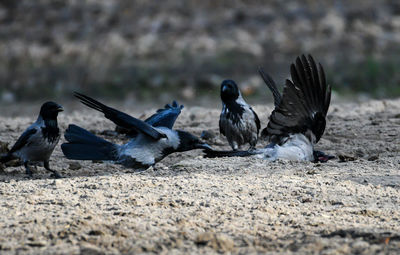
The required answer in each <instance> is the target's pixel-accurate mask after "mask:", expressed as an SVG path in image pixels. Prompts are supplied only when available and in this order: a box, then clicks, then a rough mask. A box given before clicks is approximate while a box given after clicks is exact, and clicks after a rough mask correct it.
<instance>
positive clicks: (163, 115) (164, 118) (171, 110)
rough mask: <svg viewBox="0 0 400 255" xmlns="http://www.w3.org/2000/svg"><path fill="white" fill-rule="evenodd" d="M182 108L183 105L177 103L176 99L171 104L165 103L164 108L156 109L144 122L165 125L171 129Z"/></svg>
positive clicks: (156, 125) (159, 125) (158, 125)
mask: <svg viewBox="0 0 400 255" xmlns="http://www.w3.org/2000/svg"><path fill="white" fill-rule="evenodd" d="M182 109H183V105H179V104H178V103H177V102H176V101H173V102H172V104H166V105H165V106H164V109H158V110H157V112H156V113H155V114H153V115H151V116H150V117H149V118H147V119H146V120H145V122H146V123H147V124H149V125H152V126H153V127H167V128H170V129H172V127H173V126H174V124H175V121H176V119H177V118H178V116H179V114H181V110H182Z"/></svg>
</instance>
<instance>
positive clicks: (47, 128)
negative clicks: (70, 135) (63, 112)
mask: <svg viewBox="0 0 400 255" xmlns="http://www.w3.org/2000/svg"><path fill="white" fill-rule="evenodd" d="M39 118H41V117H39ZM42 120H43V122H44V127H42V132H43V136H44V137H45V138H47V140H48V141H49V142H50V143H51V142H54V141H55V140H57V139H58V137H59V136H60V129H59V128H58V123H57V119H42Z"/></svg>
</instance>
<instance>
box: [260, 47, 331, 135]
mask: <svg viewBox="0 0 400 255" xmlns="http://www.w3.org/2000/svg"><path fill="white" fill-rule="evenodd" d="M290 73H291V77H292V81H290V80H286V84H285V87H284V89H283V94H282V97H281V100H280V102H279V104H278V105H277V106H276V107H275V109H274V111H273V112H272V113H271V116H270V121H269V123H268V126H267V127H266V128H265V129H264V130H263V131H262V133H261V134H262V136H264V137H267V138H269V140H270V141H271V142H274V143H280V141H282V139H283V138H285V137H287V136H288V135H289V134H291V133H307V132H308V131H311V132H312V134H313V135H314V136H315V142H318V141H319V139H320V138H321V136H322V134H323V133H324V130H325V124H326V121H325V118H326V114H327V112H328V109H329V104H330V97H331V87H330V86H329V85H327V83H326V79H325V73H324V70H323V68H322V66H321V65H318V68H317V65H316V64H315V61H314V59H313V58H312V56H311V55H309V56H308V57H307V58H306V57H305V56H304V55H302V56H301V57H298V58H297V59H296V62H295V64H292V65H291V67H290ZM267 85H268V84H267ZM271 90H272V89H271ZM273 93H274V92H273ZM274 97H275V96H274Z"/></svg>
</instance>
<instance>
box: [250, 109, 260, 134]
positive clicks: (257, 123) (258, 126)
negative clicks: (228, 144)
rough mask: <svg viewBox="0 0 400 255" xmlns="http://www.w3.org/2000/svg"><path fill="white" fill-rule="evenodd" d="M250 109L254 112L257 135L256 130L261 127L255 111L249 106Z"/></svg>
mask: <svg viewBox="0 0 400 255" xmlns="http://www.w3.org/2000/svg"><path fill="white" fill-rule="evenodd" d="M250 110H251V111H252V112H253V114H254V121H255V122H256V126H257V135H258V131H259V130H260V128H261V123H260V119H259V118H258V115H257V113H256V112H255V111H254V110H253V108H251V107H250Z"/></svg>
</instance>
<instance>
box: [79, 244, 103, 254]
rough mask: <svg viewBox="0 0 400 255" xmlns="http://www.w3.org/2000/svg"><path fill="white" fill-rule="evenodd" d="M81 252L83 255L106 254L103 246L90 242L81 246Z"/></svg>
mask: <svg viewBox="0 0 400 255" xmlns="http://www.w3.org/2000/svg"><path fill="white" fill-rule="evenodd" d="M80 254H82V255H103V254H105V253H104V252H103V251H102V249H101V248H99V247H97V246H95V245H93V244H89V243H85V244H83V245H82V246H81V247H80Z"/></svg>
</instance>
